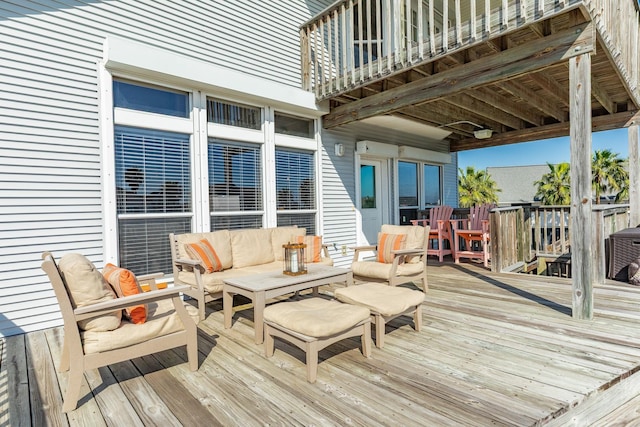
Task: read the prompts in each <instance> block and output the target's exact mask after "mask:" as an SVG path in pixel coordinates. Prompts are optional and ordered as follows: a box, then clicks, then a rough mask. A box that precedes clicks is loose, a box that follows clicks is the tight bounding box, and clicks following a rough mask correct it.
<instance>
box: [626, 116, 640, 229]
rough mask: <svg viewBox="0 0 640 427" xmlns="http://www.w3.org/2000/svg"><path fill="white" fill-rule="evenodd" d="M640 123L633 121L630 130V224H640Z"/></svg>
mask: <svg viewBox="0 0 640 427" xmlns="http://www.w3.org/2000/svg"><path fill="white" fill-rule="evenodd" d="M639 127H640V123H636V122H633V124H632V125H631V126H629V128H628V132H629V208H630V211H631V215H630V217H629V225H630V226H631V227H637V226H638V225H640V158H638V129H639Z"/></svg>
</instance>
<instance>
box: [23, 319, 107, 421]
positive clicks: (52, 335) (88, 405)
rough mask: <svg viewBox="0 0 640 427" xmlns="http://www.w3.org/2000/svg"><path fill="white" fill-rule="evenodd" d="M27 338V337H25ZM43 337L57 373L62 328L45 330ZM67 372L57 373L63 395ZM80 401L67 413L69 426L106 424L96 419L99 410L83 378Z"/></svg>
mask: <svg viewBox="0 0 640 427" xmlns="http://www.w3.org/2000/svg"><path fill="white" fill-rule="evenodd" d="M27 336H29V335H27ZM45 336H46V337H47V342H48V347H49V351H50V352H51V359H52V360H53V363H54V366H55V367H56V372H58V366H59V364H60V356H61V352H62V341H63V337H64V332H63V329H62V328H54V329H47V330H46V331H45ZM68 375H69V374H68V373H67V372H58V375H57V378H58V384H59V387H60V391H61V393H62V394H63V396H62V397H64V392H66V391H67V380H68ZM83 397H84V400H80V401H78V408H77V409H76V410H75V411H71V412H69V413H67V419H68V420H69V425H70V426H87V425H91V426H95V427H102V426H106V425H107V424H106V423H105V421H104V418H103V417H96V414H99V413H100V408H99V407H98V403H97V402H96V400H95V399H94V398H93V394H91V389H90V388H89V383H87V380H86V379H85V378H83V379H82V384H81V386H80V399H83ZM51 404H52V405H53V404H56V402H51ZM58 406H60V407H62V401H60V403H59V404H58Z"/></svg>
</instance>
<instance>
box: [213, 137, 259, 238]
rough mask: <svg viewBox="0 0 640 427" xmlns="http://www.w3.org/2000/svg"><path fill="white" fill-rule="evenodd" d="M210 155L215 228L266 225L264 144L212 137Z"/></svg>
mask: <svg viewBox="0 0 640 427" xmlns="http://www.w3.org/2000/svg"><path fill="white" fill-rule="evenodd" d="M208 157H209V203H210V207H211V216H212V221H211V224H212V225H211V227H212V229H215V230H219V229H223V228H259V227H262V215H263V209H264V208H263V188H262V155H261V147H260V146H259V145H256V144H242V143H236V142H230V141H223V140H216V139H210V140H209V144H208Z"/></svg>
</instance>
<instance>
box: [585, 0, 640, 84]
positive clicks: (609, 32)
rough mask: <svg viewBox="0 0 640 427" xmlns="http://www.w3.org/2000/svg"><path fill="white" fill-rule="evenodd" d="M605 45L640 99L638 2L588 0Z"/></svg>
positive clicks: (627, 0) (621, 73)
mask: <svg viewBox="0 0 640 427" xmlns="http://www.w3.org/2000/svg"><path fill="white" fill-rule="evenodd" d="M586 3H587V4H588V8H589V13H590V14H591V16H592V18H593V20H594V22H595V23H596V28H597V30H598V32H599V33H600V35H601V36H602V41H603V43H604V44H605V46H606V47H607V49H608V50H609V52H610V56H611V58H612V59H613V61H614V62H615V63H616V65H617V67H618V70H619V72H620V75H621V76H622V78H623V80H625V81H626V83H627V84H628V85H629V90H631V91H632V92H633V93H634V94H635V95H636V97H637V96H638V89H639V88H638V80H639V79H640V55H639V54H638V49H640V5H638V1H637V0H586Z"/></svg>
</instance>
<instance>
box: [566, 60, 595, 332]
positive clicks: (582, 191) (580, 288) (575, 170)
mask: <svg viewBox="0 0 640 427" xmlns="http://www.w3.org/2000/svg"><path fill="white" fill-rule="evenodd" d="M569 82H570V83H569V99H570V109H571V111H570V113H571V126H570V127H571V138H570V139H571V142H570V150H571V161H570V163H571V214H570V215H569V217H570V218H571V219H570V221H571V223H570V228H569V229H570V230H573V233H571V281H572V284H573V286H572V288H573V312H572V313H573V318H574V319H580V320H591V319H593V279H594V273H593V265H592V264H593V258H592V256H591V254H592V245H593V234H594V229H593V228H594V227H593V225H594V224H593V220H592V219H593V218H592V217H593V213H592V211H591V210H592V198H593V196H592V185H591V55H590V54H588V53H585V54H582V55H580V56H576V57H573V58H571V59H570V60H569Z"/></svg>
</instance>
